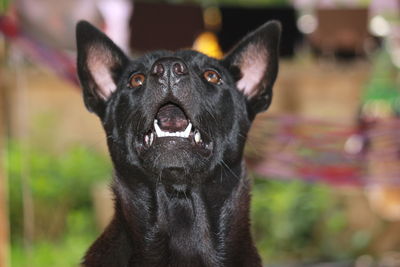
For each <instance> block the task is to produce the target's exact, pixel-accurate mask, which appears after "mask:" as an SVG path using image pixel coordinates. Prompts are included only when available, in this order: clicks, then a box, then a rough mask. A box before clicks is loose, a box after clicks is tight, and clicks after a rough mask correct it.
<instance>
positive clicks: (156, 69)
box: [153, 63, 164, 76]
mask: <svg viewBox="0 0 400 267" xmlns="http://www.w3.org/2000/svg"><path fill="white" fill-rule="evenodd" d="M153 74H156V75H158V76H161V75H163V74H164V66H163V65H162V64H161V63H158V64H156V65H155V66H154V67H153Z"/></svg>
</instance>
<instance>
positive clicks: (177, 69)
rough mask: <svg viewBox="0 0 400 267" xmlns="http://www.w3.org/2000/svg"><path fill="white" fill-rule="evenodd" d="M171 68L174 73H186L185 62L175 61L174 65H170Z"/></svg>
mask: <svg viewBox="0 0 400 267" xmlns="http://www.w3.org/2000/svg"><path fill="white" fill-rule="evenodd" d="M172 69H173V71H174V73H175V74H177V75H183V74H186V73H187V68H186V66H185V64H183V63H181V62H175V63H174V65H173V66H172Z"/></svg>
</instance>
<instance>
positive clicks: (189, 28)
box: [130, 2, 204, 52]
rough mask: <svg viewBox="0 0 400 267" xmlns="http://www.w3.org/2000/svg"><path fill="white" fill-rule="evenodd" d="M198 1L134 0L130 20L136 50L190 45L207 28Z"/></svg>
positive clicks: (131, 43) (170, 48)
mask: <svg viewBox="0 0 400 267" xmlns="http://www.w3.org/2000/svg"><path fill="white" fill-rule="evenodd" d="M202 12H203V11H202V8H201V7H200V6H197V5H173V4H167V3H146V2H135V6H134V9H133V15H132V18H131V21H130V25H131V38H130V46H131V49H132V50H133V51H140V52H146V51H150V50H158V49H167V50H176V49H179V48H190V47H192V44H193V42H194V40H195V38H196V37H197V35H198V34H200V33H201V32H202V31H203V30H204V24H203V13H202Z"/></svg>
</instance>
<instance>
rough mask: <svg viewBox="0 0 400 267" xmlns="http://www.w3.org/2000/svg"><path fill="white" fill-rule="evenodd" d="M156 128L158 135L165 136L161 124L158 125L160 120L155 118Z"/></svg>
mask: <svg viewBox="0 0 400 267" xmlns="http://www.w3.org/2000/svg"><path fill="white" fill-rule="evenodd" d="M154 129H155V130H156V134H157V137H163V136H164V135H163V131H162V130H161V129H160V126H158V121H157V120H154Z"/></svg>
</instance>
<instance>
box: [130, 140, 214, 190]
mask: <svg viewBox="0 0 400 267" xmlns="http://www.w3.org/2000/svg"><path fill="white" fill-rule="evenodd" d="M137 151H138V155H139V158H140V159H141V162H142V166H143V167H144V169H145V170H147V171H148V172H149V173H152V174H153V175H154V176H155V177H157V179H159V178H160V179H162V181H164V182H167V183H175V184H186V183H190V182H192V181H191V178H192V177H193V173H201V172H203V171H205V170H207V168H208V165H209V164H210V161H211V156H212V152H213V143H212V142H208V143H199V142H197V143H196V141H195V140H194V139H193V138H181V137H163V138H157V137H156V138H155V139H154V140H153V142H152V143H151V145H150V144H146V143H145V142H144V143H142V144H138V146H137Z"/></svg>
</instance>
